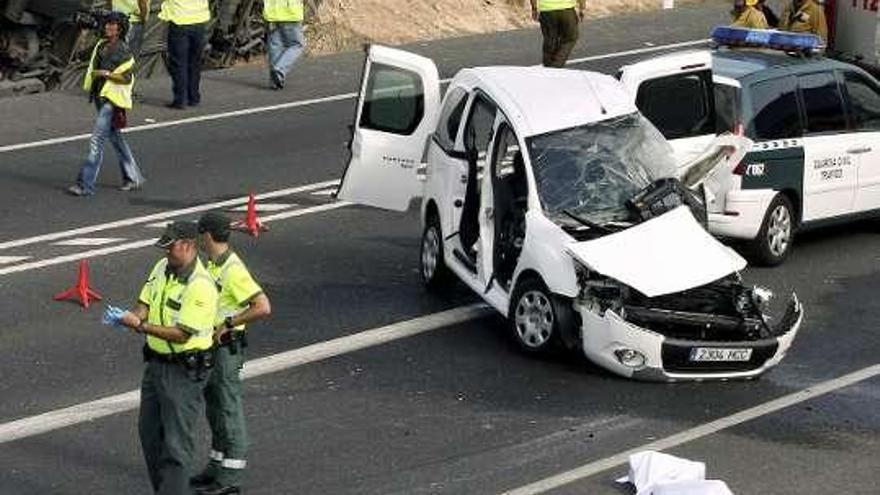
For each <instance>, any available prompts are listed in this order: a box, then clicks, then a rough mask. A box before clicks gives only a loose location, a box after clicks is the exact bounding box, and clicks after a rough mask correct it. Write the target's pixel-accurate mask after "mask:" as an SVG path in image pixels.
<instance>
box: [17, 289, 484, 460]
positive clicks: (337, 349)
mask: <svg viewBox="0 0 880 495" xmlns="http://www.w3.org/2000/svg"><path fill="white" fill-rule="evenodd" d="M491 313H492V310H491V309H489V308H488V307H487V306H486V305H484V304H472V305H469V306H461V307H458V308H454V309H450V310H447V311H442V312H439V313H433V314H429V315H425V316H420V317H418V318H413V319H411V320H406V321H401V322H398V323H392V324H391V325H386V326H384V327H379V328H374V329H371V330H365V331H363V332H360V333H356V334H354V335H348V336H345V337H339V338H336V339H333V340H328V341H326V342H319V343H316V344H312V345H309V346H306V347H301V348H299V349H293V350H290V351H287V352H282V353H279V354H272V355H269V356H265V357H262V358H258V359H252V360H250V361H248V362H247V363H245V365H244V370H243V371H242V378H244V379H251V378H256V377H258V376H262V375H267V374H269V373H275V372H278V371H284V370H288V369H292V368H296V367H298V366H302V365H305V364H309V363H315V362H318V361H321V360H324V359H328V358H332V357H336V356H341V355H343V354H348V353H351V352H355V351H359V350H363V349H367V348H370V347H374V346H378V345H382V344H386V343H388V342H393V341H395V340H400V339H404V338H407V337H412V336H415V335H419V334H422V333H426V332H431V331H434V330H440V329H443V328H451V327H452V326H454V325H457V324H460V323H465V322H468V321H471V320H474V319H477V318H482V317H484V316H487V315H489V314H491ZM139 404H140V391H138V390H131V391H129V392H125V393H122V394H118V395H113V396H111V397H105V398H103V399H98V400H94V401H91V402H86V403H83V404H78V405H75V406H71V407H65V408H63V409H57V410H55V411H50V412H47V413H43V414H39V415H36V416H31V417H28V418H22V419H19V420H16V421H11V422H8V423H3V424H0V444H3V443H6V442H12V441H14V440H20V439H23V438H27V437H32V436H34V435H39V434H41V433H47V432H50V431H53V430H57V429H59V428H64V427H66V426H74V425H77V424H80V423H84V422H86V421H94V420H96V419H100V418H103V417H106V416H110V415H112V414H117V413H121V412H126V411H131V410H132V409H135V408H137V407H138V405H139Z"/></svg>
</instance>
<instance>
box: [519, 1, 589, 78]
mask: <svg viewBox="0 0 880 495" xmlns="http://www.w3.org/2000/svg"><path fill="white" fill-rule="evenodd" d="M529 1H530V2H531V5H532V19H534V20H536V21H538V22H539V23H540V24H541V34H542V35H543V36H544V45H543V50H542V51H543V64H544V67H565V62H566V61H567V60H568V56H569V55H571V50H572V49H573V48H574V44H575V43H576V42H577V39H578V23H579V22H580V21H581V20H582V19H583V17H584V9H585V1H586V0H529ZM575 9H576V10H575Z"/></svg>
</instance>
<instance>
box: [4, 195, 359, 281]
mask: <svg viewBox="0 0 880 495" xmlns="http://www.w3.org/2000/svg"><path fill="white" fill-rule="evenodd" d="M351 204H352V203H347V202H345V201H340V202H337V203H328V204H326V205H318V206H312V207H310V208H303V209H301V210H294V211H285V212H283V213H276V214H274V215H269V216H266V217H261V218H260V220H261V221H262V222H270V221H273V220H283V219H285V218H293V217H300V216H303V215H309V214H312V213H321V212H323V211H330V210H335V209H336V208H343V207H345V206H349V205H351ZM158 239H159V238H158V237H154V238H152V239H146V240H141V241H134V242H129V243H126V244H120V245H118V246H112V247H106V248H101V249H92V250H89V251H82V252H80V253H74V254H68V255H65V256H58V257H55V258H47V259H43V260H37V261H31V262H29V263H21V264H18V265H12V266H7V267H5V268H0V276H3V275H8V274H10V273H18V272H25V271H28V270H36V269H39V268H46V267H47V266H53V265H59V264H61V263H67V262H69V261H79V260H82V259H87V258H89V259H90V258H97V257H99V256H106V255H108V254H115V253H121V252H123V251H131V250H133V249H140V248H143V247H147V246H152V245H153V244H154V243H155V242H156V240H158Z"/></svg>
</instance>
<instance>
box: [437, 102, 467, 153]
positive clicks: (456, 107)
mask: <svg viewBox="0 0 880 495" xmlns="http://www.w3.org/2000/svg"><path fill="white" fill-rule="evenodd" d="M466 103H467V91H465V90H464V89H462V88H452V89H450V90H449V95H447V96H446V103H445V104H444V105H443V109H442V110H441V111H440V121H439V124H438V125H437V132H436V133H435V134H434V137H436V138H437V144H439V145H440V147H441V148H443V149H444V150H446V151H451V150H452V149H453V148H454V147H455V138H456V136H457V135H458V126H459V124H461V116H462V114H463V113H464V107H465V104H466Z"/></svg>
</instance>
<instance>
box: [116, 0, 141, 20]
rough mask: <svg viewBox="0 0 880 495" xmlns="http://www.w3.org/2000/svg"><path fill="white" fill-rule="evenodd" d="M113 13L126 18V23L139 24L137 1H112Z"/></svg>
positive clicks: (139, 11) (139, 16)
mask: <svg viewBox="0 0 880 495" xmlns="http://www.w3.org/2000/svg"><path fill="white" fill-rule="evenodd" d="M113 11H114V12H122V13H123V14H125V15H127V16H128V22H131V23H135V22H141V9H140V7H138V2H137V0H113Z"/></svg>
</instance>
